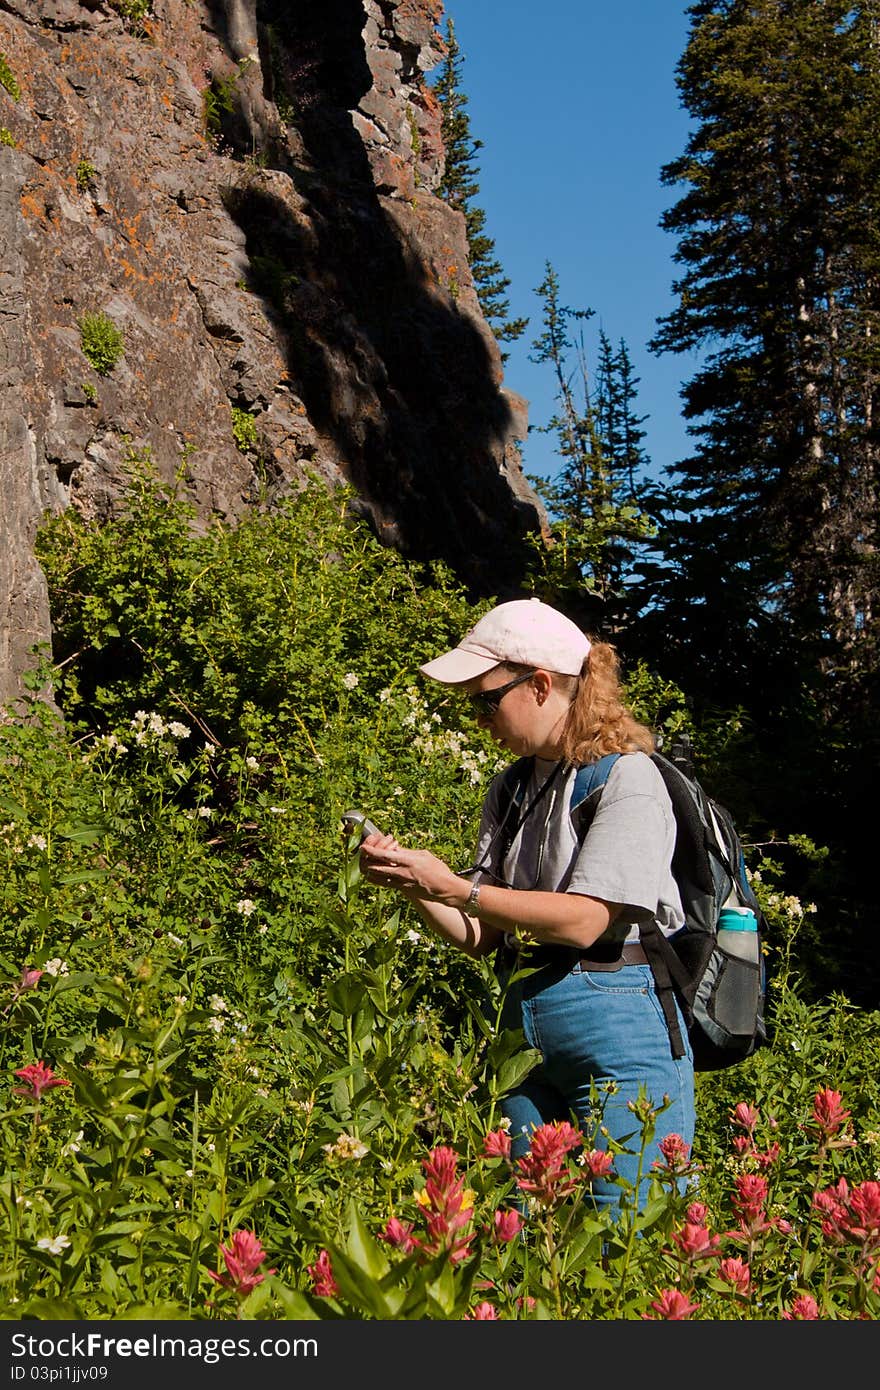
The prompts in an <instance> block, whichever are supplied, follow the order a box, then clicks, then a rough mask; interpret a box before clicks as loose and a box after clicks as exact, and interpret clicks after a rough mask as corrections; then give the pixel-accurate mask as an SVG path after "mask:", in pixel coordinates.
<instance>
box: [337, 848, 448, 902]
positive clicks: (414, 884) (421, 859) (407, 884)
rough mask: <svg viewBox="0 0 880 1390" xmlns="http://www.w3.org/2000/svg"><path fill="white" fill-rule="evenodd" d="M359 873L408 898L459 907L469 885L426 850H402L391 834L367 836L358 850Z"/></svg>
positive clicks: (371, 881)
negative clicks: (394, 889)
mask: <svg viewBox="0 0 880 1390" xmlns="http://www.w3.org/2000/svg"><path fill="white" fill-rule="evenodd" d="M360 861H361V872H362V874H363V875H364V878H366V879H367V880H368V882H370V883H375V884H378V885H380V886H381V887H383V888H396V889H397V890H398V891H399V892H401V893H405V894H406V896H407V897H408V898H411V899H414V900H415V899H418V900H421V901H425V902H434V903H446V904H447V905H448V906H449V907H457V908H461V907H462V906H463V905H464V903H465V902H466V900H467V897H468V894H469V893H470V888H471V885H470V883H469V882H468V880H467V879H465V878H460V877H459V876H458V874H455V873H453V871H452V869H450V867H449V865H448V864H444V862H443V860H442V859H438V857H437V855H436V854H432V853H431V852H430V850H427V849H404V848H403V846H402V845H400V844H399V843H398V841H397V840H395V838H394V836H393V835H368V836H367V838H366V839H365V840H364V841H363V843H362V845H361V849H360Z"/></svg>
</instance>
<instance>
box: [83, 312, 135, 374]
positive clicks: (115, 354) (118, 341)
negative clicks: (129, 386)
mask: <svg viewBox="0 0 880 1390" xmlns="http://www.w3.org/2000/svg"><path fill="white" fill-rule="evenodd" d="M79 333H80V345H81V347H82V350H83V352H84V353H85V355H86V357H87V358H88V360H89V362H90V363H91V364H92V366H93V367H94V369H95V371H96V372H97V373H98V376H109V375H110V373H111V372H112V370H113V368H114V367H115V366H116V363H117V362H118V361H119V359H120V357H122V355H123V353H124V352H125V339H124V337H123V335H122V332H121V330H120V329H119V328H117V327H116V324H115V323H114V322H113V320H112V319H111V318H109V317H108V316H107V314H105V313H103V312H102V311H101V310H98V311H97V313H94V314H83V316H82V318H81V319H80V320H79Z"/></svg>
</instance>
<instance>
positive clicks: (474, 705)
mask: <svg viewBox="0 0 880 1390" xmlns="http://www.w3.org/2000/svg"><path fill="white" fill-rule="evenodd" d="M534 674H535V673H534V671H524V672H523V674H522V675H521V676H514V678H513V680H512V681H508V682H507V684H506V685H496V686H495V687H494V688H493V689H492V690H477V691H476V692H475V693H474V694H473V695H468V697H467V699H468V704H469V705H470V707H471V709H472V710H473V711H474V713H475V714H481V715H482V716H483V718H484V719H491V718H492V716H493V714H497V713H498V706H499V705H500V704H501V701H502V700H503V699H504V697H505V695H506V694H507V692H508V690H513V688H514V686H516V685H522V683H523V681H530V680H531V679H532V676H533V675H534Z"/></svg>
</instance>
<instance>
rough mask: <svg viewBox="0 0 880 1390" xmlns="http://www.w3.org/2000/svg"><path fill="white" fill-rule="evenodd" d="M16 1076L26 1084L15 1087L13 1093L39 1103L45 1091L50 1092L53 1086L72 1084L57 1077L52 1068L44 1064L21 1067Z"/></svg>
mask: <svg viewBox="0 0 880 1390" xmlns="http://www.w3.org/2000/svg"><path fill="white" fill-rule="evenodd" d="M15 1075H16V1076H17V1077H18V1078H19V1079H20V1080H21V1081H22V1082H24V1085H22V1086H13V1088H12V1089H13V1091H14V1092H15V1094H16V1095H17V1096H29V1097H30V1098H31V1100H35V1101H37V1102H39V1100H40V1097H41V1096H42V1094H43V1092H44V1091H49V1090H51V1089H52V1087H53V1086H69V1085H70V1082H69V1081H65V1080H64V1079H63V1077H60V1076H56V1075H55V1073H54V1071H53V1070H52V1068H51V1067H47V1066H46V1064H45V1063H44V1062H31V1064H30V1065H29V1066H27V1067H20V1068H19V1070H18V1071H17V1072H16V1073H15Z"/></svg>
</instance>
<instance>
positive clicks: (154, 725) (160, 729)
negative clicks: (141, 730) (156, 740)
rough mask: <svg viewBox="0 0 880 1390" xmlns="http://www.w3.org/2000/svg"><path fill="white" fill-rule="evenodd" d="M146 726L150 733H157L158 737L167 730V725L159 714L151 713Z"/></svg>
mask: <svg viewBox="0 0 880 1390" xmlns="http://www.w3.org/2000/svg"><path fill="white" fill-rule="evenodd" d="M147 726H148V728H149V729H150V732H151V733H154V734H158V735H159V736H160V737H161V735H162V734H164V733H166V732H167V729H168V726H167V724H166V723H165V720H164V719H163V718H162V716H161V714H155V713H153V714H151V715H150V717H149V719H148V720H147Z"/></svg>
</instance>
